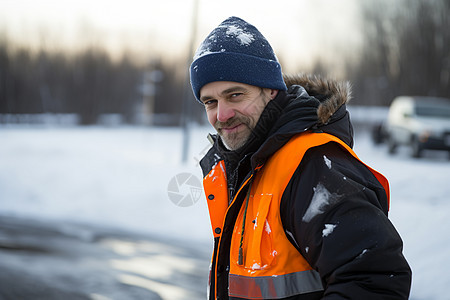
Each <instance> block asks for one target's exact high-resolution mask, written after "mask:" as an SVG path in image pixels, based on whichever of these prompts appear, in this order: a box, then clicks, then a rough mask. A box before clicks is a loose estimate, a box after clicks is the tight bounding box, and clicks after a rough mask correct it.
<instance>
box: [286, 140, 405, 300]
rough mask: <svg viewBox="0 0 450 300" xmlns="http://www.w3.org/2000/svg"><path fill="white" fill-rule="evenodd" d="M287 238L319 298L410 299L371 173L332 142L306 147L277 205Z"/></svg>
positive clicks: (398, 245)
mask: <svg viewBox="0 0 450 300" xmlns="http://www.w3.org/2000/svg"><path fill="white" fill-rule="evenodd" d="M281 218H282V222H283V226H284V228H285V230H286V232H287V236H288V238H290V240H291V242H292V243H293V244H294V245H295V246H296V247H297V249H298V250H299V251H300V252H301V253H302V255H303V256H304V257H305V258H306V260H307V261H308V262H309V264H310V265H311V267H313V268H314V269H315V270H317V271H318V272H319V274H320V276H321V278H322V282H323V285H324V289H325V291H324V299H343V298H344V299H408V296H409V291H410V286H411V269H410V267H409V265H408V263H407V261H406V259H405V258H404V256H403V254H402V248H403V243H402V240H401V238H400V236H399V234H398V233H397V231H396V229H395V228H394V226H393V225H392V223H391V222H390V221H389V219H388V217H387V197H386V194H385V192H384V189H383V188H382V186H381V185H380V184H379V183H378V181H377V180H376V178H375V177H374V176H373V174H372V173H371V172H370V171H369V170H368V169H367V168H366V167H365V166H364V165H363V164H361V163H360V162H359V161H357V160H356V159H354V158H353V157H352V156H351V155H349V154H348V153H346V152H345V151H344V150H342V149H341V148H340V146H338V145H337V144H335V143H329V144H326V145H324V146H320V147H316V148H312V149H310V150H308V152H307V153H306V154H305V157H304V159H303V161H302V163H301V164H300V165H299V167H298V169H297V170H296V172H295V174H294V176H293V177H292V179H291V181H290V182H289V184H288V186H287V188H286V190H285V192H284V194H283V197H282V200H281Z"/></svg>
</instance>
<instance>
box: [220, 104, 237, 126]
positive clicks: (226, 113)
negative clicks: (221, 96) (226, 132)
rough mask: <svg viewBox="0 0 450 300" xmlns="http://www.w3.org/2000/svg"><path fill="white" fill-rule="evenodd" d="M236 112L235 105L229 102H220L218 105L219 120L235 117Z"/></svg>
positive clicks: (224, 120)
mask: <svg viewBox="0 0 450 300" xmlns="http://www.w3.org/2000/svg"><path fill="white" fill-rule="evenodd" d="M234 115H235V112H234V109H233V107H231V105H229V104H228V103H227V102H225V101H224V102H220V103H218V106H217V121H219V122H226V121H228V120H229V119H231V118H232V117H234Z"/></svg>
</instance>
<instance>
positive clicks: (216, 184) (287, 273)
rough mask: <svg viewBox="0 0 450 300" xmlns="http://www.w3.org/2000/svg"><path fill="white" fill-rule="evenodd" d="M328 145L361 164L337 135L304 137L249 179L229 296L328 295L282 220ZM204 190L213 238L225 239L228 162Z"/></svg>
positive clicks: (235, 242) (233, 250) (216, 169)
mask: <svg viewBox="0 0 450 300" xmlns="http://www.w3.org/2000/svg"><path fill="white" fill-rule="evenodd" d="M328 142H336V143H338V144H339V145H341V146H342V147H343V148H344V149H346V150H347V151H348V152H349V153H350V154H351V155H353V156H354V157H355V158H356V159H358V160H359V158H358V157H357V156H356V154H355V153H354V152H353V150H352V149H351V148H350V147H349V146H348V145H347V144H345V143H344V142H343V141H341V140H340V139H338V138H337V137H335V136H333V135H330V134H327V133H311V132H306V133H301V134H298V135H296V136H295V137H293V138H291V139H290V141H289V142H288V143H287V144H286V145H284V146H283V147H282V148H281V149H279V150H278V151H277V152H276V153H275V154H274V155H273V156H272V157H270V159H269V160H268V161H267V162H266V163H265V164H264V166H260V167H259V168H258V170H257V172H256V175H255V176H254V178H249V179H248V180H247V181H246V182H245V183H244V184H243V185H242V186H241V188H240V189H239V191H238V193H237V195H239V193H240V192H241V190H242V188H243V187H244V186H245V185H247V184H248V183H249V181H253V182H252V184H251V190H250V191H249V194H248V195H247V196H248V197H249V198H248V202H247V203H248V204H247V203H246V201H244V203H243V205H242V206H241V208H240V212H239V215H238V217H237V219H236V222H235V226H234V230H233V235H232V239H231V245H230V270H229V280H228V285H229V286H228V288H229V296H231V297H240V298H246V299H273V298H277V299H279V298H285V297H289V296H294V295H299V294H305V293H311V292H315V291H321V290H323V287H322V281H321V278H320V276H319V274H318V272H316V271H315V270H313V269H312V268H311V266H310V265H309V264H308V262H307V261H306V260H305V258H304V257H303V256H302V255H301V254H300V252H299V251H298V250H297V249H296V248H295V247H294V246H293V245H292V244H291V242H290V241H289V240H288V238H287V237H286V234H285V231H284V229H283V225H282V222H281V218H280V201H281V197H282V195H283V192H284V190H285V188H286V186H287V185H288V183H289V181H290V179H291V177H292V175H293V174H294V172H295V170H296V169H297V167H298V165H299V164H300V162H301V160H302V159H303V156H304V154H305V153H306V151H307V150H308V149H309V148H312V147H315V146H319V145H323V144H326V143H328ZM366 166H367V165H366ZM367 167H368V168H369V170H370V171H371V172H372V173H373V174H374V176H375V177H376V178H377V179H378V181H379V182H380V183H381V184H382V186H383V187H384V189H385V191H386V195H387V197H388V199H389V184H388V181H387V179H386V178H385V177H384V176H383V175H382V174H380V173H378V172H377V171H375V170H373V169H372V168H370V167H369V166H367ZM203 185H204V190H205V193H206V195H207V196H208V199H209V200H207V201H208V209H209V213H210V218H211V225H212V229H213V234H214V237H220V236H221V233H222V229H223V223H224V221H225V216H226V214H227V209H228V207H229V205H228V203H229V202H228V192H227V184H226V174H225V166H224V163H223V161H220V162H219V163H217V164H216V165H215V166H214V167H213V168H212V170H211V171H210V172H209V174H207V175H206V176H205V177H204V179H203ZM212 195H214V196H212ZM237 195H236V196H237ZM235 199H236V197H235ZM233 201H234V199H233ZM246 207H247V208H246ZM244 215H246V216H245V217H244ZM244 218H245V227H244V234H243V239H242V245H241V236H242V228H243V227H242V225H243V221H244ZM239 248H242V250H241V251H242V252H241V255H242V256H243V260H242V261H239V251H240V250H239ZM219 255H220V253H217V256H219ZM216 261H217V260H216ZM216 269H217V267H216ZM211 276H217V270H212V271H211ZM215 282H216V283H217V280H216V281H215ZM215 294H217V284H216V293H215Z"/></svg>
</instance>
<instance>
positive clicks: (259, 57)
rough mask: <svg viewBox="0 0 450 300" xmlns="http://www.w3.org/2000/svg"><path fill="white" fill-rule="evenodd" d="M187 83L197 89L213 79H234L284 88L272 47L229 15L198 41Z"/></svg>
mask: <svg viewBox="0 0 450 300" xmlns="http://www.w3.org/2000/svg"><path fill="white" fill-rule="evenodd" d="M190 76H191V86H192V90H193V92H194V95H195V97H196V98H197V100H199V101H200V89H201V88H202V87H203V86H204V85H205V84H207V83H210V82H214V81H234V82H240V83H246V84H250V85H254V86H258V87H262V88H270V89H276V90H287V88H286V84H285V83H284V80H283V75H282V72H281V66H280V64H279V63H278V60H277V57H276V55H275V53H274V52H273V49H272V47H271V46H270V44H269V42H268V41H267V40H266V38H265V37H264V36H263V35H262V34H261V33H260V32H259V31H258V29H256V27H255V26H253V25H251V24H249V23H247V22H245V21H244V20H242V19H240V18H237V17H230V18H228V19H226V20H225V21H223V22H222V23H221V24H220V25H219V26H218V27H217V28H215V29H214V30H213V31H212V32H211V33H210V34H209V35H208V36H207V37H206V39H205V40H204V41H203V43H201V44H200V46H199V47H198V49H197V52H196V53H195V56H194V61H193V62H192V64H191V67H190Z"/></svg>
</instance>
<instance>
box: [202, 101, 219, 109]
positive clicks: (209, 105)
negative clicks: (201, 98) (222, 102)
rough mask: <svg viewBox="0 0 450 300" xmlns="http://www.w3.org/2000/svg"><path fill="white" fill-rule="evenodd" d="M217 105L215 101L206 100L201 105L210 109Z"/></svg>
mask: <svg viewBox="0 0 450 300" xmlns="http://www.w3.org/2000/svg"><path fill="white" fill-rule="evenodd" d="M216 103H217V100H214V99H211V100H206V101H205V102H203V105H205V107H212V106H214V105H215V104H216Z"/></svg>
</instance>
